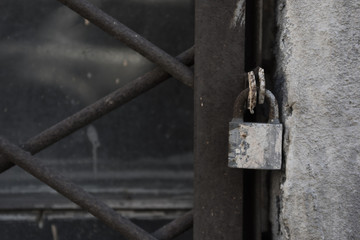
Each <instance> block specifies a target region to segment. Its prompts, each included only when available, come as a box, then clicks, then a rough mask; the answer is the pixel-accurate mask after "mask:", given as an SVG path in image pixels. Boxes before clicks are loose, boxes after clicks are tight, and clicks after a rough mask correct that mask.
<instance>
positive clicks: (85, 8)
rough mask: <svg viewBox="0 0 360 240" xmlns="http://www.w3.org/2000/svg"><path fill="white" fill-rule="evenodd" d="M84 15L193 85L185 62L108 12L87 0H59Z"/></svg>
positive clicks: (190, 72)
mask: <svg viewBox="0 0 360 240" xmlns="http://www.w3.org/2000/svg"><path fill="white" fill-rule="evenodd" d="M58 1H59V2H61V3H63V4H64V5H66V6H68V7H69V8H71V9H72V10H74V11H75V12H77V13H78V14H79V15H81V16H82V17H84V18H86V19H88V20H89V21H90V22H92V23H93V24H95V25H96V26H98V27H99V28H101V29H102V30H104V31H105V32H107V33H109V34H111V35H112V36H114V37H115V38H116V39H119V40H120V41H122V42H123V43H125V44H126V45H127V46H129V47H130V48H132V49H134V50H136V51H137V52H139V53H140V54H142V55H143V56H145V57H146V58H148V59H149V60H151V61H152V62H154V63H156V64H158V65H160V66H161V67H162V68H163V69H164V70H165V71H166V72H168V73H170V74H171V75H172V76H173V77H175V78H176V79H178V80H180V81H182V82H183V83H184V84H186V85H188V86H192V85H193V81H194V74H193V72H192V70H191V69H190V68H188V67H186V66H185V65H184V64H182V63H181V62H179V61H178V60H176V59H175V58H174V57H172V56H170V55H169V54H168V53H166V52H165V51H163V50H162V49H160V48H158V47H157V46H155V45H154V44H153V43H151V42H149V41H148V40H146V39H145V38H143V37H142V36H141V35H139V34H138V33H136V32H134V31H132V30H131V29H129V28H128V27H126V26H125V25H123V24H122V23H120V22H119V21H118V20H116V19H115V18H113V17H111V16H110V15H108V14H106V13H105V12H103V11H102V10H100V9H99V8H97V7H96V6H95V5H93V4H92V3H90V2H88V1H87V0H58Z"/></svg>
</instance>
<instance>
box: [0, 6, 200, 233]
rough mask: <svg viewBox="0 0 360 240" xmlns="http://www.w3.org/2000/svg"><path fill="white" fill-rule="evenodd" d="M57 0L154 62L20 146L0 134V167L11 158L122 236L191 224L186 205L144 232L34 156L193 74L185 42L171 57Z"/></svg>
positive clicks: (93, 11) (101, 16) (95, 12)
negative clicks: (169, 81)
mask: <svg viewBox="0 0 360 240" xmlns="http://www.w3.org/2000/svg"><path fill="white" fill-rule="evenodd" d="M58 1H59V2H61V3H63V4H64V5H66V6H68V7H69V8H71V9H72V10H74V11H75V12H77V13H78V14H80V15H81V16H82V17H84V18H86V19H88V20H89V21H90V22H92V23H93V24H95V25H97V26H98V27H99V28H101V29H102V30H104V31H105V32H107V33H109V34H110V35H112V36H114V37H115V38H117V39H118V40H120V41H122V42H123V43H125V44H126V45H127V46H129V47H130V48H132V49H134V50H136V51H137V52H139V53H140V54H142V55H143V56H145V57H146V58H148V59H149V60H150V61H152V62H154V63H156V64H158V65H159V67H158V68H155V69H153V70H152V71H150V72H148V73H146V74H145V75H143V76H141V77H138V78H137V79H135V80H134V81H132V82H130V83H128V84H127V85H125V86H123V87H121V88H119V89H117V90H116V91H114V92H112V93H110V94H109V95H107V96H105V97H103V98H102V99H100V100H98V101H96V102H94V103H93V104H91V105H89V106H87V107H85V108H83V109H82V110H80V111H79V112H77V113H75V114H74V115H72V116H70V117H68V118H66V119H64V120H62V121H60V122H59V123H57V124H55V125H54V126H52V127H50V128H48V129H46V130H45V131H43V132H41V133H40V134H38V135H36V136H34V137H33V138H31V139H29V140H28V141H27V142H25V143H24V144H22V145H21V146H16V145H14V144H12V143H10V142H9V141H7V140H6V139H3V138H0V153H1V155H0V172H4V171H6V170H7V169H9V168H11V167H12V166H14V165H15V164H16V165H17V166H19V167H21V168H22V169H24V170H25V171H27V172H28V173H30V174H32V175H33V176H35V177H36V178H38V179H40V180H41V181H42V182H44V183H45V184H47V185H49V186H50V187H52V188H53V189H55V190H56V191H57V192H59V193H60V194H62V195H63V196H65V197H67V198H68V199H70V200H71V201H73V202H74V203H76V204H78V205H79V206H80V207H82V208H83V209H85V210H87V211H88V212H89V213H91V214H92V215H94V216H95V217H97V218H98V219H100V220H102V221H103V222H105V223H106V224H107V225H108V226H110V227H112V228H113V229H115V230H117V231H118V232H120V233H121V234H122V235H123V236H124V237H126V238H128V239H172V238H174V237H176V236H177V235H179V234H181V233H182V232H184V231H186V230H187V229H189V228H190V227H192V222H193V212H192V211H190V212H188V213H186V214H185V215H184V216H182V217H179V218H178V219H175V220H174V221H172V222H170V223H168V224H167V225H165V226H163V227H161V228H160V229H158V230H157V231H155V232H154V233H152V234H151V233H148V232H146V231H145V230H143V229H141V228H140V227H138V226H137V225H135V224H134V223H132V222H131V221H130V220H128V219H126V218H124V217H122V216H120V215H119V214H118V213H117V212H116V211H115V210H113V209H111V208H110V207H109V206H107V205H106V204H105V203H103V202H102V201H99V200H98V199H96V198H95V197H94V196H92V195H90V194H89V193H87V192H86V191H85V190H84V189H82V188H81V187H79V186H77V185H75V184H73V183H71V182H70V181H69V180H67V179H66V178H65V177H63V176H62V175H61V174H59V173H58V172H57V171H55V170H52V169H49V168H47V167H45V166H44V165H42V164H41V163H40V162H39V161H36V159H35V158H34V157H33V156H32V155H33V154H36V153H38V152H40V151H41V150H43V149H45V148H46V147H48V146H50V145H52V144H54V143H56V142H57V141H59V140H61V139H62V138H64V137H66V136H68V135H70V134H71V133H73V132H75V131H76V130H78V129H79V128H81V127H84V126H86V125H87V124H89V123H91V122H93V121H95V120H96V119H98V118H100V117H102V116H103V115H105V114H107V113H109V112H111V111H112V110H114V109H116V108H118V107H120V106H121V105H123V104H125V103H127V102H128V101H130V100H131V99H133V98H135V97H137V96H138V95H140V94H142V93H144V92H146V91H147V90H149V89H151V88H153V87H155V86H157V85H158V84H159V83H161V82H163V81H165V80H166V79H168V78H169V77H170V76H173V77H174V78H176V79H178V80H180V81H181V82H183V83H184V84H186V85H187V86H190V87H192V86H193V79H194V76H193V72H192V70H191V69H190V68H189V67H188V66H191V65H192V64H193V59H194V49H193V48H190V49H188V50H186V51H185V52H183V53H182V54H180V55H179V56H177V57H176V58H174V57H172V56H170V55H169V54H168V53H166V52H164V51H163V50H161V49H160V48H158V47H157V46H155V45H154V44H152V43H151V42H149V41H147V40H146V39H145V38H143V37H142V36H140V35H139V34H137V33H135V32H134V31H132V30H131V29H129V28H127V27H126V26H125V25H123V24H122V23H120V22H119V21H117V20H116V19H114V18H112V17H111V16H109V15H107V14H106V13H104V12H103V11H102V10H100V9H99V8H97V7H96V6H94V5H93V4H91V3H90V2H88V1H86V0H71V1H68V0H58Z"/></svg>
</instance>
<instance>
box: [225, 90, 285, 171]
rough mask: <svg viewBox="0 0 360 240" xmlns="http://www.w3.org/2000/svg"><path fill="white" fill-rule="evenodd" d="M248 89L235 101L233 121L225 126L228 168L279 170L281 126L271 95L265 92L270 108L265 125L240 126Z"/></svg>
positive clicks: (242, 121) (275, 102)
mask: <svg viewBox="0 0 360 240" xmlns="http://www.w3.org/2000/svg"><path fill="white" fill-rule="evenodd" d="M248 92H249V89H245V90H244V91H242V92H241V93H240V95H239V96H238V97H237V99H236V101H235V105H234V118H233V119H232V121H231V122H230V123H229V155H228V166H229V167H231V168H245V169H264V170H265V169H268V170H276V169H281V155H282V154H281V153H282V129H283V128H282V124H280V123H279V111H278V105H277V101H276V99H275V97H274V95H273V94H272V93H271V92H270V91H269V90H266V93H265V95H266V101H267V103H268V105H269V107H270V111H269V121H268V123H250V122H244V120H243V115H244V103H245V101H246V99H247V96H248Z"/></svg>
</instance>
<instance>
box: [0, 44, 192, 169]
mask: <svg viewBox="0 0 360 240" xmlns="http://www.w3.org/2000/svg"><path fill="white" fill-rule="evenodd" d="M177 58H178V59H179V60H180V61H181V62H183V63H184V64H186V65H192V64H193V62H194V49H193V48H190V49H188V50H186V51H185V52H183V53H182V54H180V55H179V56H178V57H177ZM169 77H170V75H169V74H168V73H166V72H164V71H163V70H162V69H161V68H155V69H153V70H152V71H150V72H148V73H146V74H145V75H143V76H141V77H138V78H137V79H135V80H134V81H132V82H130V83H128V84H126V85H125V86H123V87H121V88H119V89H117V90H116V91H114V92H112V93H110V94H109V95H107V96H105V97H103V98H101V99H100V100H98V101H96V102H95V103H93V104H91V105H89V106H87V107H85V108H83V109H82V110H80V111H79V112H77V113H75V114H74V115H72V116H70V117H68V118H66V119H64V120H62V121H61V122H59V123H57V124H56V125H54V126H52V127H50V128H48V129H46V130H44V131H43V132H41V133H40V134H38V135H36V136H35V137H33V138H31V139H29V140H28V141H27V142H26V143H25V144H23V145H22V148H23V149H25V150H26V151H29V152H31V153H32V154H35V153H37V152H39V151H41V150H42V149H44V148H46V147H48V146H50V145H52V144H54V143H56V142H57V141H59V140H61V139H62V138H64V137H66V136H68V135H70V134H71V133H73V132H75V131H76V130H78V129H80V128H81V127H83V126H85V125H87V124H89V123H91V122H93V121H95V120H96V119H98V118H100V117H101V116H103V115H105V114H107V113H109V112H111V111H112V110H114V109H116V108H118V107H120V106H121V105H123V104H125V103H127V102H129V101H130V100H132V99H134V98H135V97H137V96H139V95H140V94H142V93H144V92H146V91H148V90H150V89H151V88H153V87H155V86H157V85H158V84H160V83H161V82H163V81H165V80H166V79H167V78H169ZM12 166H14V164H13V163H12V162H10V161H7V160H6V159H4V158H2V157H0V173H1V172H4V171H6V170H7V169H9V168H11V167H12Z"/></svg>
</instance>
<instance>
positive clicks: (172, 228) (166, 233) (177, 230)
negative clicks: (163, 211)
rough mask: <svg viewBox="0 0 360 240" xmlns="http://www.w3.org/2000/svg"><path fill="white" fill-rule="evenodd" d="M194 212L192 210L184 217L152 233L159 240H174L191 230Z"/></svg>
mask: <svg viewBox="0 0 360 240" xmlns="http://www.w3.org/2000/svg"><path fill="white" fill-rule="evenodd" d="M193 215H194V212H193V211H192V210H191V211H189V212H187V213H186V214H184V215H183V216H181V217H179V218H177V219H175V220H173V221H171V222H170V223H168V224H166V225H164V226H162V227H161V228H159V229H158V230H156V231H155V232H153V233H152V235H153V236H155V237H156V238H157V239H159V240H169V239H173V238H175V237H176V236H178V235H180V234H181V233H183V232H185V231H186V230H188V229H190V228H191V227H192V225H193Z"/></svg>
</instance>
